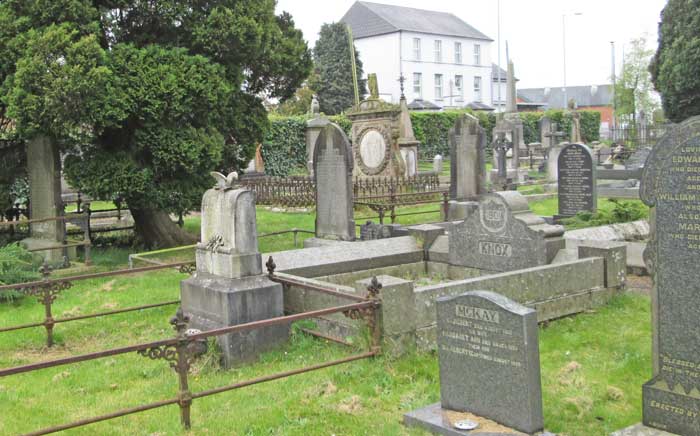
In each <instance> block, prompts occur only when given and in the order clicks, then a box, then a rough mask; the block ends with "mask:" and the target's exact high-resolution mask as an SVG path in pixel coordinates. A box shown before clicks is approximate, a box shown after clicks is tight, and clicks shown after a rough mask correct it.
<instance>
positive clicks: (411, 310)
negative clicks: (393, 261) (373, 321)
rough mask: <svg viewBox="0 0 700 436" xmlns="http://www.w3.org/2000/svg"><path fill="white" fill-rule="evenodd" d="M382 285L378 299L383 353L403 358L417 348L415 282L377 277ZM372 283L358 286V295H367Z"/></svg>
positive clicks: (361, 282) (365, 280) (361, 281)
mask: <svg viewBox="0 0 700 436" xmlns="http://www.w3.org/2000/svg"><path fill="white" fill-rule="evenodd" d="M377 280H378V281H379V283H381V285H382V289H381V291H380V292H379V298H380V299H381V301H382V305H381V306H380V312H379V313H380V318H379V321H380V323H381V324H380V325H381V329H382V350H383V351H385V352H387V353H389V354H392V355H401V354H403V353H405V352H407V351H410V350H413V349H415V346H416V301H415V296H414V293H413V281H411V280H404V279H400V278H397V277H391V276H387V275H380V276H377ZM371 281H372V279H371V278H367V279H363V280H359V281H358V282H357V283H356V284H355V289H356V290H357V292H358V293H366V290H367V287H368V286H369V285H370V283H371Z"/></svg>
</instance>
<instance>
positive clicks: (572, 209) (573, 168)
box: [558, 144, 597, 216]
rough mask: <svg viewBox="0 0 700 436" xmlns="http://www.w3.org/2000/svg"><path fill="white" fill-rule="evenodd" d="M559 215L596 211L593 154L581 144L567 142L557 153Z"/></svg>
mask: <svg viewBox="0 0 700 436" xmlns="http://www.w3.org/2000/svg"><path fill="white" fill-rule="evenodd" d="M558 167H559V168H558V173H559V190H558V192H559V215H560V216H574V215H576V214H577V213H578V212H584V211H585V212H595V211H596V206H597V205H596V203H597V198H596V197H597V196H596V177H595V166H594V165H593V155H592V154H591V150H590V149H589V148H588V147H586V146H585V145H583V144H569V145H567V146H565V147H564V148H563V149H562V150H561V152H560V153H559V158H558Z"/></svg>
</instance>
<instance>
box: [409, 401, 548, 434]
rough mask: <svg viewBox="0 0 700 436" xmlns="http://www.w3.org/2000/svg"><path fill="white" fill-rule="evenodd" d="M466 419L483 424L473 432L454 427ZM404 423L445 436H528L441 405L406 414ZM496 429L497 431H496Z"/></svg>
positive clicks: (433, 405)
mask: <svg viewBox="0 0 700 436" xmlns="http://www.w3.org/2000/svg"><path fill="white" fill-rule="evenodd" d="M466 417H469V418H468V419H469V420H472V421H474V422H477V423H479V424H481V425H480V428H477V429H476V430H472V431H466V430H457V429H456V428H455V427H454V424H455V422H457V421H458V420H461V419H465V418H466ZM403 423H404V425H406V426H409V427H423V428H425V429H426V430H428V431H430V432H431V433H433V434H438V435H443V436H527V434H526V433H522V432H519V431H516V430H513V429H509V428H506V427H504V426H500V425H497V424H496V425H494V424H495V423H493V421H490V420H485V419H483V418H482V419H480V418H479V417H476V416H474V415H471V414H465V413H459V412H455V411H452V410H447V409H443V408H442V406H440V403H435V404H431V405H430V406H426V407H423V408H422V409H418V410H414V411H413V412H410V413H407V414H405V415H404V416H403ZM484 426H487V428H486V429H484ZM494 428H496V429H497V430H494ZM542 436H546V435H542ZM550 436H551V435H550Z"/></svg>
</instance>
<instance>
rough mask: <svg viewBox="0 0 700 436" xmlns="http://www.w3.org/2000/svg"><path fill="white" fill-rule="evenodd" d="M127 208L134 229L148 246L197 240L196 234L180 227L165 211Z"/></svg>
mask: <svg viewBox="0 0 700 436" xmlns="http://www.w3.org/2000/svg"><path fill="white" fill-rule="evenodd" d="M129 209H130V210H131V216H132V217H133V218H134V231H136V234H137V235H139V237H141V239H142V240H143V243H144V244H145V245H146V246H147V247H149V248H159V249H160V248H170V247H179V246H182V245H191V244H194V243H195V242H197V237H196V236H194V235H192V234H190V233H187V232H186V231H185V230H184V229H182V228H180V227H179V226H178V225H177V224H176V223H175V222H173V220H171V219H170V215H168V213H167V212H165V211H162V210H158V209H135V208H129Z"/></svg>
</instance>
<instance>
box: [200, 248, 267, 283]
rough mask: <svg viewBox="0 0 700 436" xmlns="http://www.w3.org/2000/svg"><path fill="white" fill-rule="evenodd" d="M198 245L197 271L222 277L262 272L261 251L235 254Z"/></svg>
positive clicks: (252, 274) (244, 275) (243, 275)
mask: <svg viewBox="0 0 700 436" xmlns="http://www.w3.org/2000/svg"><path fill="white" fill-rule="evenodd" d="M201 245H202V244H200V246H198V247H197V251H196V253H195V256H196V261H197V271H201V272H204V273H208V274H214V275H217V276H221V277H229V278H234V277H246V276H256V275H258V274H260V273H262V258H261V257H260V253H250V254H234V253H225V252H218V251H211V250H208V249H204V248H202V247H201Z"/></svg>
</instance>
